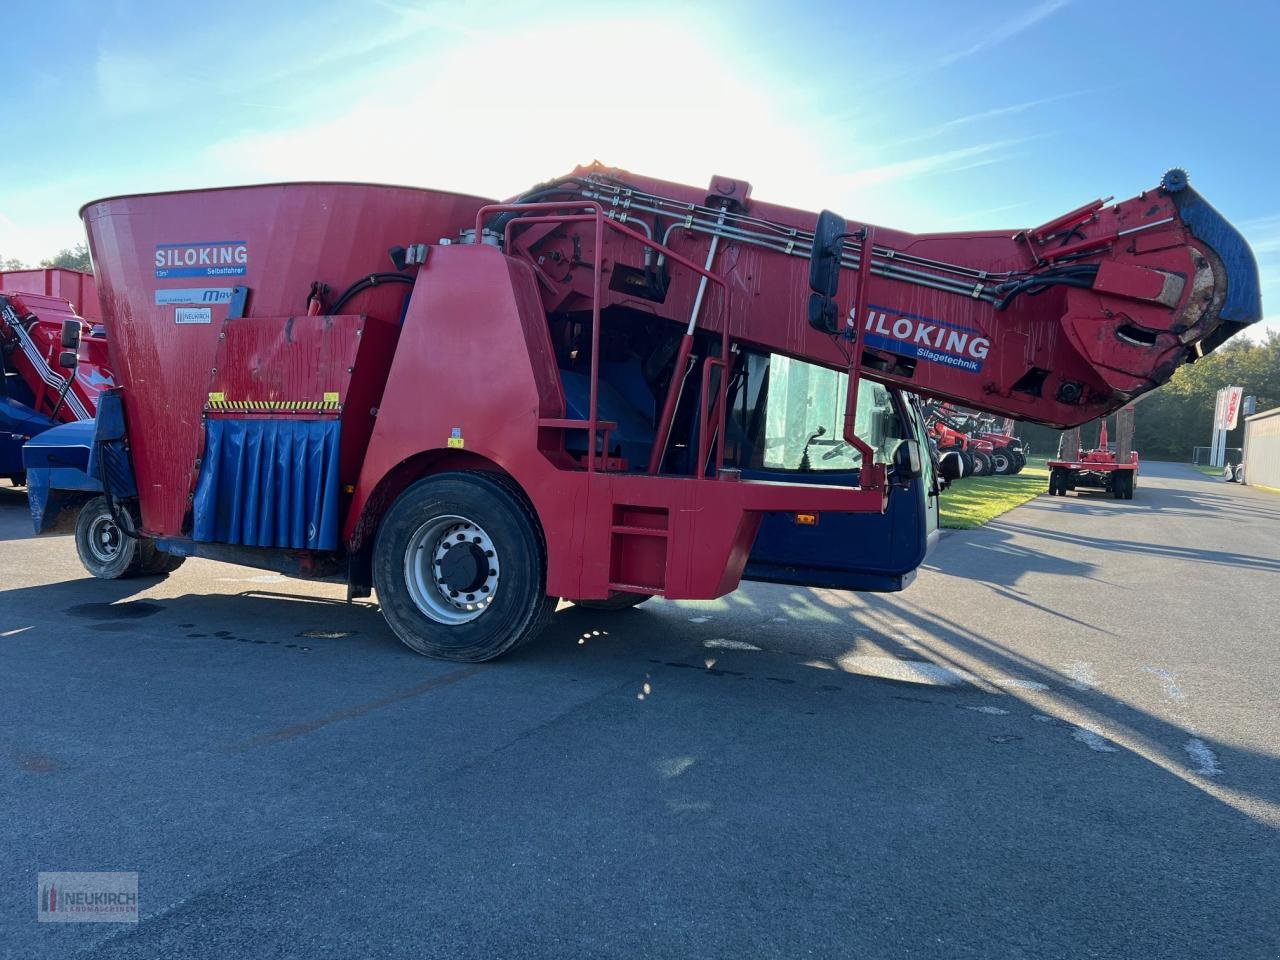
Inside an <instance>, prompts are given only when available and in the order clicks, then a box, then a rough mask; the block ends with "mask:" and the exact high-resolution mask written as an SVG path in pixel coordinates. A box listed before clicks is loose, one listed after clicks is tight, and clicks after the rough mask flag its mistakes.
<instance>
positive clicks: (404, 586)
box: [373, 472, 556, 662]
mask: <svg viewBox="0 0 1280 960" xmlns="http://www.w3.org/2000/svg"><path fill="white" fill-rule="evenodd" d="M373 583H374V587H375V589H376V590H377V591H378V601H379V603H380V604H381V605H382V615H383V616H384V617H385V618H386V620H387V623H388V624H389V625H390V627H391V629H392V630H394V631H395V634H396V636H398V637H399V638H400V640H401V641H402V642H403V643H404V644H405V646H407V647H409V648H410V649H411V650H414V651H416V652H417V653H421V654H423V655H424V656H428V657H438V658H440V659H444V660H461V661H466V662H478V661H482V660H492V659H493V658H494V657H499V656H501V655H502V654H504V653H506V652H507V651H509V650H511V649H512V648H514V647H516V646H518V645H519V644H521V643H524V642H525V641H527V640H530V639H532V638H533V637H534V636H536V635H537V634H538V633H539V632H540V631H541V630H542V629H543V627H545V626H546V623H547V620H548V619H549V618H550V616H551V613H552V612H553V611H554V610H555V605H556V598H554V597H548V596H547V594H546V550H545V547H544V546H543V541H542V532H541V529H540V528H539V526H538V523H537V520H536V519H535V517H534V515H533V512H532V510H531V509H530V508H529V507H528V506H527V505H526V504H525V502H524V500H523V499H522V498H521V497H520V495H519V494H518V493H517V491H516V490H515V489H514V488H513V487H512V486H510V485H509V484H507V483H506V482H504V481H503V480H501V479H498V478H495V477H491V476H489V475H488V474H484V473H478V472H476V473H472V472H467V473H442V474H437V475H435V476H431V477H426V478H424V479H422V480H419V481H418V482H417V483H415V484H413V485H412V486H411V487H409V488H408V489H407V490H405V491H404V493H402V494H401V495H400V496H399V498H397V500H396V502H395V503H394V504H392V506H391V509H390V510H389V511H387V515H386V516H385V517H384V518H383V520H382V524H381V526H380V527H379V528H378V536H377V540H376V541H375V543H374V548H373Z"/></svg>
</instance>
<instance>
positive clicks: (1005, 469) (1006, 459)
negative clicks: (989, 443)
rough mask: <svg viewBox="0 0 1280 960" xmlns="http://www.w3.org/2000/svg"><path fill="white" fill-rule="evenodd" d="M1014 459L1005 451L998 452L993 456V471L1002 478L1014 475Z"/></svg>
mask: <svg viewBox="0 0 1280 960" xmlns="http://www.w3.org/2000/svg"><path fill="white" fill-rule="evenodd" d="M1014 463H1015V461H1014V459H1013V457H1011V456H1010V455H1009V454H1008V453H1006V452H1005V451H1004V450H996V451H995V452H993V453H992V454H991V471H992V472H993V473H996V474H998V475H1000V476H1002V477H1003V476H1008V475H1009V474H1011V473H1013V467H1014Z"/></svg>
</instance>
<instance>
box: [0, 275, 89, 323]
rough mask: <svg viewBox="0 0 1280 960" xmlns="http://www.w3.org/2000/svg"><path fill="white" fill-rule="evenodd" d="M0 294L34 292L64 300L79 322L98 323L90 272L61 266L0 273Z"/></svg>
mask: <svg viewBox="0 0 1280 960" xmlns="http://www.w3.org/2000/svg"><path fill="white" fill-rule="evenodd" d="M0 293H34V294H39V295H41V296H45V297H56V298H58V299H60V300H66V301H67V302H69V303H70V304H71V307H72V309H73V310H74V311H75V313H76V314H77V315H79V316H80V317H81V318H82V319H84V320H88V321H89V323H91V324H93V323H98V322H99V321H100V320H101V319H102V308H101V306H100V305H99V303H98V288H97V285H96V284H95V283H94V281H93V274H92V273H84V272H82V271H80V270H68V269H67V268H65V267H39V268H36V269H32V270H6V271H3V272H0Z"/></svg>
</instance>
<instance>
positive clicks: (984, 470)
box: [973, 450, 992, 477]
mask: <svg viewBox="0 0 1280 960" xmlns="http://www.w3.org/2000/svg"><path fill="white" fill-rule="evenodd" d="M991 473H992V469H991V458H990V457H989V456H987V455H986V454H985V453H983V452H982V451H981V450H979V451H976V452H975V453H974V454H973V475H974V476H975V477H989V476H991Z"/></svg>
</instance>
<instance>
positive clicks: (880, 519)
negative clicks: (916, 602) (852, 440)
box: [737, 355, 938, 592]
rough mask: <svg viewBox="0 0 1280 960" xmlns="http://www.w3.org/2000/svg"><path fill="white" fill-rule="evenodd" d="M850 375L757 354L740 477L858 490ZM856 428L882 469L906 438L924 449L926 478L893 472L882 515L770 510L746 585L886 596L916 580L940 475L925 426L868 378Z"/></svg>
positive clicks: (895, 395) (896, 395) (900, 399)
mask: <svg viewBox="0 0 1280 960" xmlns="http://www.w3.org/2000/svg"><path fill="white" fill-rule="evenodd" d="M753 368H754V369H753ZM753 375H754V377H755V378H756V380H757V382H756V384H755V385H754V387H753V385H752V384H751V380H752V377H753ZM844 378H845V375H844V374H842V373H838V372H836V371H831V370H826V369H824V368H820V367H817V366H814V365H812V364H806V363H802V362H800V361H797V360H792V359H790V358H786V357H780V356H777V355H773V356H770V357H768V358H767V366H766V364H765V363H764V362H760V361H757V360H756V358H752V362H751V363H749V364H748V365H747V370H746V375H745V381H746V382H745V385H744V386H745V396H740V401H741V402H740V404H738V405H737V408H738V410H741V411H744V412H749V413H750V415H751V416H752V417H753V418H754V419H753V420H743V421H741V422H740V434H739V435H740V436H747V437H749V438H750V441H749V443H748V445H747V446H748V447H749V456H748V457H745V458H744V459H745V460H747V461H748V462H746V463H744V464H743V466H742V468H741V469H742V476H743V478H744V479H755V480H775V481H784V482H792V483H818V484H828V483H829V484H838V485H844V486H856V485H857V484H858V482H859V469H858V467H859V459H858V454H857V452H856V451H855V450H853V449H852V448H851V447H849V446H848V445H847V444H845V443H844V441H843V440H842V439H840V435H841V432H842V429H843V422H844V396H845V386H844V384H845V382H846V381H845V379H844ZM855 423H856V431H857V433H858V435H859V437H861V438H862V439H863V440H865V441H866V442H867V443H869V444H870V445H871V447H872V448H873V450H874V451H875V459H876V461H877V462H880V463H886V464H887V463H891V462H892V459H891V458H892V456H893V452H894V450H895V448H896V447H897V445H898V444H899V443H901V442H902V441H903V440H907V439H912V440H915V441H916V442H917V443H919V444H920V449H921V455H922V459H923V461H924V473H923V475H922V476H920V477H917V478H914V479H904V480H902V481H901V482H898V481H896V480H894V479H893V478H892V476H891V487H890V491H889V503H888V508H887V509H886V510H885V512H884V513H883V514H866V513H863V514H851V513H822V514H788V513H770V514H766V515H765V518H764V521H763V522H762V523H761V526H760V532H759V534H758V535H757V536H756V542H755V544H754V546H753V547H752V551H751V554H750V557H749V558H748V561H747V566H746V570H745V572H744V573H743V579H745V580H760V581H768V582H773V583H790V584H796V585H798V586H813V587H830V588H838V589H845V590H865V591H877V592H888V591H896V590H902V589H903V588H904V587H906V586H908V585H909V584H910V583H911V581H912V580H913V579H914V578H915V571H916V568H917V567H919V565H920V563H921V562H922V561H923V560H924V558H925V556H926V554H927V552H928V550H929V547H930V545H931V541H933V540H934V539H936V536H937V525H938V498H937V483H936V471H935V469H934V465H933V463H932V462H931V458H930V457H929V455H928V445H927V443H926V438H925V436H924V424H923V421H922V420H921V419H920V416H919V412H918V411H917V410H916V408H915V406H914V403H913V400H912V398H910V397H908V396H907V395H906V394H903V393H902V392H901V391H898V390H896V389H891V388H888V387H884V386H881V385H880V384H874V383H871V382H869V381H864V382H862V383H861V384H860V385H859V391H858V410H857V415H856V419H855Z"/></svg>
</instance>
